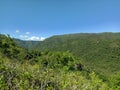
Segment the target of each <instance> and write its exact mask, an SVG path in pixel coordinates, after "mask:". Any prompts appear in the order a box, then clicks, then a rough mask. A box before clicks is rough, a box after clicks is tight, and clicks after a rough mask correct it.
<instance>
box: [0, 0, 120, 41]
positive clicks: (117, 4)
mask: <svg viewBox="0 0 120 90" xmlns="http://www.w3.org/2000/svg"><path fill="white" fill-rule="evenodd" d="M99 32H120V0H0V33H1V34H10V35H11V37H14V38H19V39H22V40H37V41H42V40H44V39H45V38H48V37H50V36H53V35H62V34H71V33H99Z"/></svg>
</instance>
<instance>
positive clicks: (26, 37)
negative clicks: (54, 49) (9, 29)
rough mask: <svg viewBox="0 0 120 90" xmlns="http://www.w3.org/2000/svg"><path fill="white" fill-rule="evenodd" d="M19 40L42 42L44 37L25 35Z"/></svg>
mask: <svg viewBox="0 0 120 90" xmlns="http://www.w3.org/2000/svg"><path fill="white" fill-rule="evenodd" d="M19 37H20V39H22V40H28V41H43V40H45V38H44V37H37V36H31V37H30V36H27V35H20V36H19Z"/></svg>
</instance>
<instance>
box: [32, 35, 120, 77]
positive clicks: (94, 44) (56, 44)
mask: <svg viewBox="0 0 120 90" xmlns="http://www.w3.org/2000/svg"><path fill="white" fill-rule="evenodd" d="M34 48H36V49H37V50H38V49H39V50H40V51H47V50H49V51H69V52H71V53H72V54H74V55H75V56H77V57H79V58H81V60H82V62H83V63H84V65H85V66H87V67H88V68H90V69H92V70H94V71H96V72H98V73H101V74H102V75H106V76H110V75H112V74H113V73H116V72H118V71H120V33H97V34H95V33H90V34H89V33H81V34H68V35H58V36H53V37H50V38H48V39H46V40H45V41H43V42H40V43H39V44H38V45H36V46H35V47H34Z"/></svg>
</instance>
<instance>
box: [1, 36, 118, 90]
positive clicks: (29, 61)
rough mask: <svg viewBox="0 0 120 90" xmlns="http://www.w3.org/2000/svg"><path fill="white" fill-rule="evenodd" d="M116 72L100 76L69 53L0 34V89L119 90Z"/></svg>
mask: <svg viewBox="0 0 120 90" xmlns="http://www.w3.org/2000/svg"><path fill="white" fill-rule="evenodd" d="M119 75H120V74H119V73H118V74H116V75H113V76H112V77H111V78H107V79H106V80H107V81H106V80H105V79H104V77H101V76H100V75H99V74H96V73H95V72H93V71H90V70H89V69H88V68H86V67H85V66H84V65H83V64H82V63H81V60H80V59H79V58H77V57H75V56H74V55H72V54H71V53H69V52H59V51H56V52H52V51H45V52H40V51H36V50H28V49H24V48H23V47H18V46H16V45H15V43H14V40H13V39H11V38H10V36H9V35H8V36H5V35H0V90H115V89H116V90H119V89H120V87H119V85H120V83H119V79H120V77H119Z"/></svg>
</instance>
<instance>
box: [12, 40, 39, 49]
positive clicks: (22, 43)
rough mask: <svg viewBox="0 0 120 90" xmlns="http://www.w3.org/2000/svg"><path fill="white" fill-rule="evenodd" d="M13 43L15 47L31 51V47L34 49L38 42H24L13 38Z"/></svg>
mask: <svg viewBox="0 0 120 90" xmlns="http://www.w3.org/2000/svg"><path fill="white" fill-rule="evenodd" d="M14 41H15V43H16V45H17V46H21V47H24V48H27V49H32V47H35V46H36V45H37V44H39V42H40V41H24V40H20V39H16V38H14Z"/></svg>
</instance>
